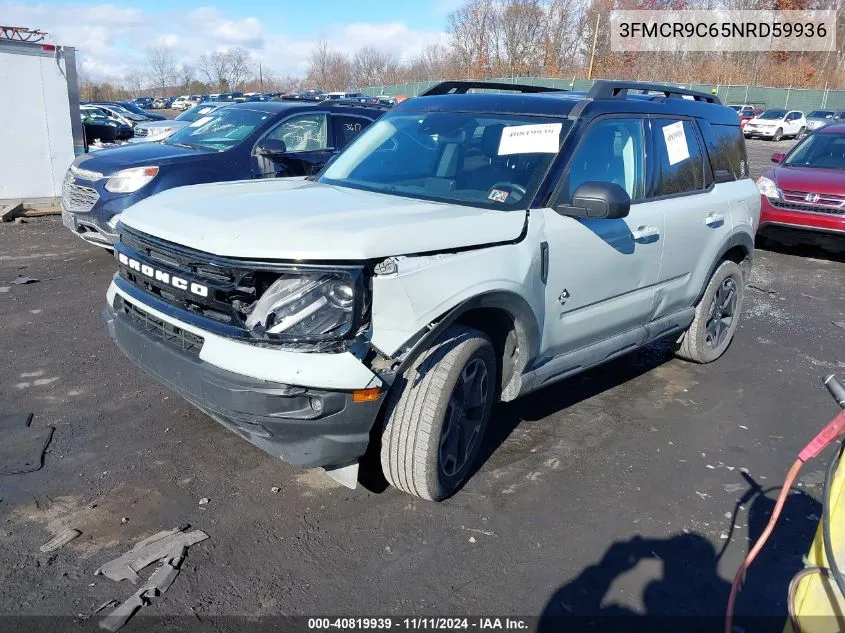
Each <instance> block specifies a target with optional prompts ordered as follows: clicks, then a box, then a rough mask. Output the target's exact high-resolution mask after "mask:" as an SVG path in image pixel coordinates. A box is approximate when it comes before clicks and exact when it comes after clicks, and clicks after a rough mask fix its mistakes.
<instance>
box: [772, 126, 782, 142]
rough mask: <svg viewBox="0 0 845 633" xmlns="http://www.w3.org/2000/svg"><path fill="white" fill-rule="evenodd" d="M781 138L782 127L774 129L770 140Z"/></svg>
mask: <svg viewBox="0 0 845 633" xmlns="http://www.w3.org/2000/svg"><path fill="white" fill-rule="evenodd" d="M782 138H783V129H782V128H778V129H777V130H776V131H775V135H774V136H773V137H772V140H773V141H779V140H780V139H782Z"/></svg>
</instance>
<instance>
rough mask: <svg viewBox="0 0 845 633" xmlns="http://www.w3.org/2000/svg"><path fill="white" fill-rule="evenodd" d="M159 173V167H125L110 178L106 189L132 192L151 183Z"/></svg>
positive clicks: (116, 191) (114, 191)
mask: <svg viewBox="0 0 845 633" xmlns="http://www.w3.org/2000/svg"><path fill="white" fill-rule="evenodd" d="M156 174H158V167H132V168H131V169H123V170H121V171H119V172H117V173H116V174H114V175H113V176H111V177H110V178H109V179H108V182H106V191H111V192H112V193H132V192H133V191H138V189H140V188H141V187H143V186H144V185H146V184H147V183H149V182H150V181H151V180H152V179H153V178H155V177H156Z"/></svg>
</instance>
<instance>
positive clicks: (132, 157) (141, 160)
mask: <svg viewBox="0 0 845 633" xmlns="http://www.w3.org/2000/svg"><path fill="white" fill-rule="evenodd" d="M216 153H217V152H204V151H201V150H197V149H192V148H188V147H178V146H176V145H166V144H164V143H136V144H128V145H121V146H120V147H115V148H113V149H103V150H100V151H98V152H96V153H94V154H85V155H83V156H80V157H79V158H77V159H76V161H74V164H75V165H77V166H78V167H82V168H84V169H90V170H92V171H97V172H100V173H101V174H103V175H104V176H110V175H112V174H114V173H115V172H118V171H120V170H121V169H128V168H129V167H143V166H145V165H158V166H161V165H168V164H170V163H175V162H181V161H184V160H190V159H191V158H198V157H200V156H204V155H206V154H216Z"/></svg>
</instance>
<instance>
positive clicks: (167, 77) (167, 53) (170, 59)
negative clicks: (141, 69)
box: [146, 46, 177, 96]
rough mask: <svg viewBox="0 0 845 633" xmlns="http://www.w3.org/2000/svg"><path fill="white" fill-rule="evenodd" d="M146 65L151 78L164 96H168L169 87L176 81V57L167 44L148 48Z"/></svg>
mask: <svg viewBox="0 0 845 633" xmlns="http://www.w3.org/2000/svg"><path fill="white" fill-rule="evenodd" d="M146 65H147V68H148V69H149V73H150V79H151V80H152V82H153V84H154V85H155V87H156V88H159V89H160V90H161V94H162V96H167V89H168V88H169V87H170V86H172V85H173V84H174V83H176V77H177V72H176V59H175V57H174V56H173V51H172V50H171V49H170V48H168V47H167V46H151V47H149V48H148V49H147V59H146Z"/></svg>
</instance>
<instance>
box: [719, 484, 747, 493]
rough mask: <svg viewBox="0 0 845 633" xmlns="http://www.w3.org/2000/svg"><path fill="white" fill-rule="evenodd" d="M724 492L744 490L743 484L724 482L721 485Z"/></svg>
mask: <svg viewBox="0 0 845 633" xmlns="http://www.w3.org/2000/svg"><path fill="white" fill-rule="evenodd" d="M722 488H724V490H725V492H739V491H740V490H745V488H746V485H745V484H725V485H724V486H722Z"/></svg>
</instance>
